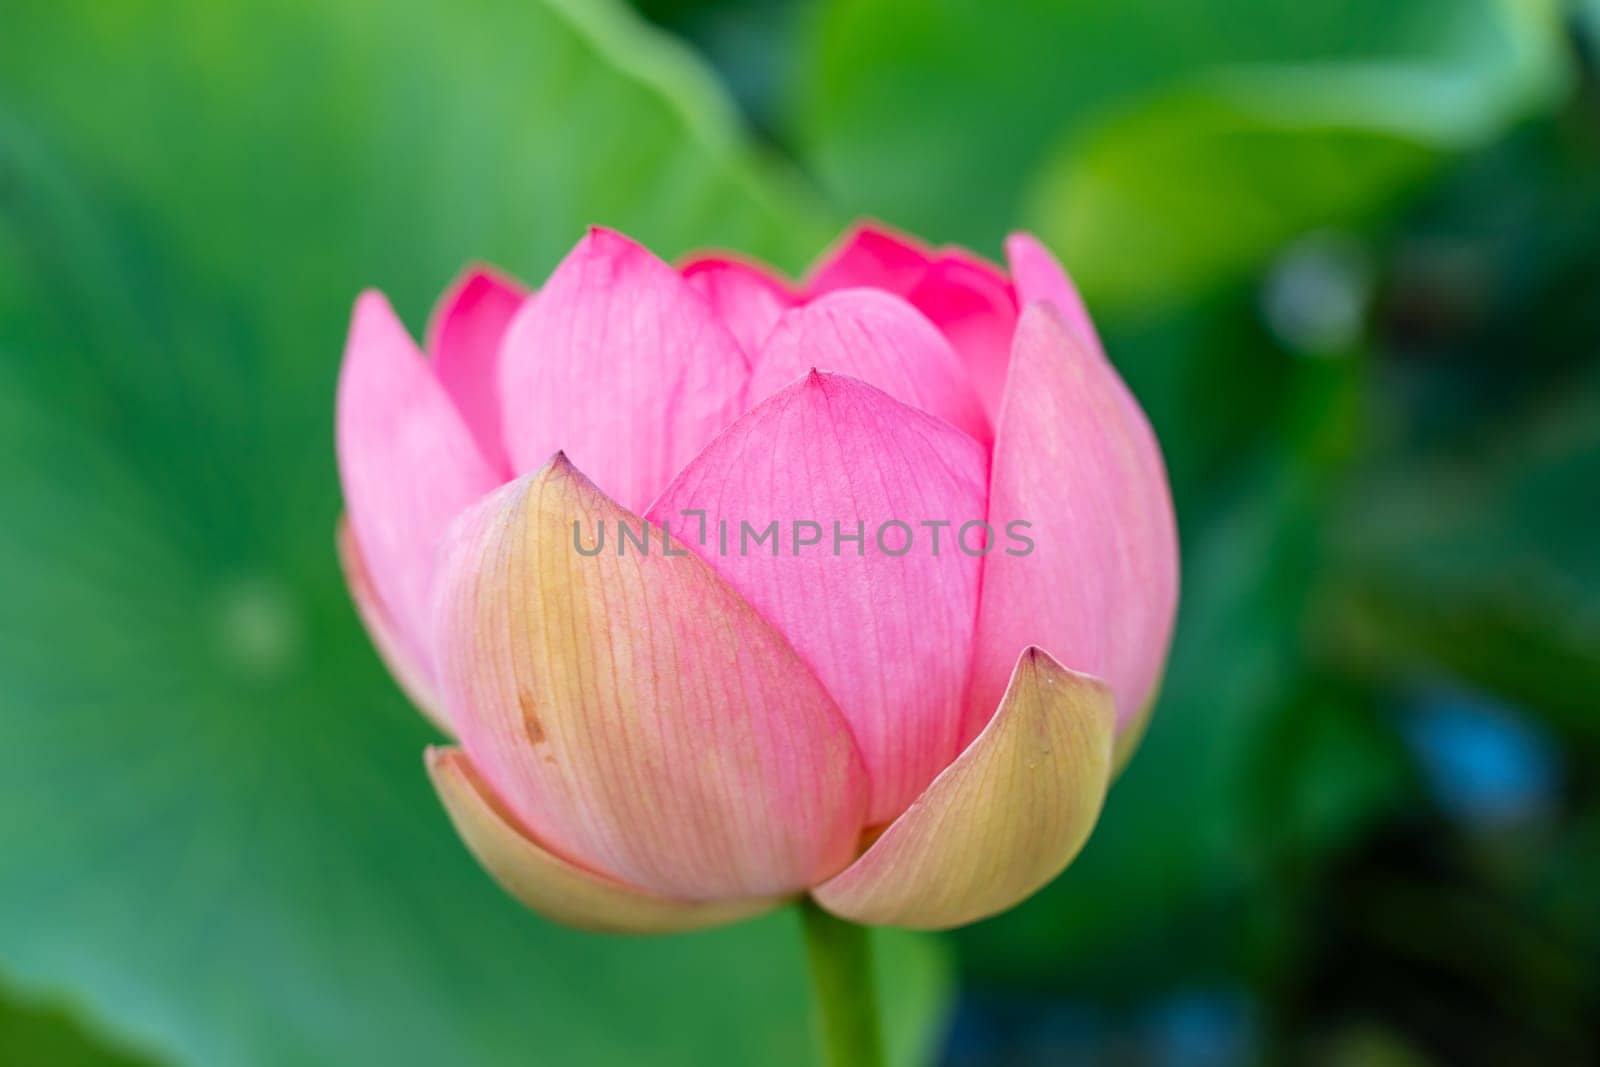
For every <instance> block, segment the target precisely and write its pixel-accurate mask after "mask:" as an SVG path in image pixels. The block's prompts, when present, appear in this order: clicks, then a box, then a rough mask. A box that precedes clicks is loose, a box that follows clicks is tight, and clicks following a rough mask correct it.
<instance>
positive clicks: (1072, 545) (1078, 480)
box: [967, 302, 1178, 735]
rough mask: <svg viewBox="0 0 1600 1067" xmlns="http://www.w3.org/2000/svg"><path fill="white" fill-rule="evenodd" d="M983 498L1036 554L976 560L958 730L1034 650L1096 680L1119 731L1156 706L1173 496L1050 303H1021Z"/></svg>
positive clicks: (1168, 610) (1127, 413) (1169, 584)
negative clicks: (967, 681)
mask: <svg viewBox="0 0 1600 1067" xmlns="http://www.w3.org/2000/svg"><path fill="white" fill-rule="evenodd" d="M989 493H990V496H989V521H990V523H992V524H994V525H995V527H996V528H997V529H1000V530H1003V531H1004V530H1008V529H1010V528H1011V524H1013V523H1027V524H1029V525H1028V526H1027V527H1025V528H1023V529H1024V530H1025V536H1027V537H1029V538H1031V540H1032V544H1033V548H1032V551H1029V552H1023V551H1022V549H1021V546H1020V542H1017V544H1018V547H1017V548H1016V549H1013V548H1011V547H1010V543H1009V542H1008V548H1007V550H1006V551H1003V552H995V553H993V554H991V555H990V556H989V557H988V558H987V559H986V561H985V563H984V573H983V600H982V604H981V606H980V608H979V613H978V638H977V653H976V658H975V660H974V664H973V700H972V703H971V704H970V705H969V714H970V715H971V716H972V717H971V718H970V719H969V725H968V729H967V733H968V734H969V735H970V734H971V733H973V732H975V730H976V729H977V728H979V727H981V726H982V725H983V717H984V716H986V715H987V714H988V708H990V707H993V701H994V700H995V699H996V698H997V697H998V695H999V693H1000V692H1001V690H1002V689H1003V687H1004V685H1005V679H1006V677H1007V674H1008V673H1009V671H1010V665H1011V663H1012V662H1013V660H1014V659H1015V657H1016V655H1017V654H1018V652H1019V651H1020V650H1021V649H1022V648H1024V647H1026V646H1028V645H1031V644H1038V645H1040V646H1042V647H1043V648H1045V649H1046V650H1047V651H1048V652H1049V653H1050V654H1051V655H1053V656H1055V657H1056V658H1057V659H1059V660H1061V661H1062V662H1063V663H1066V664H1068V665H1069V666H1071V667H1073V668H1074V669H1076V670H1083V671H1085V672H1088V673H1092V674H1095V675H1097V676H1099V677H1103V678H1105V679H1106V681H1107V682H1108V683H1109V684H1110V686H1111V690H1112V692H1113V693H1114V694H1115V696H1116V705H1117V721H1118V725H1119V728H1126V727H1128V726H1129V724H1131V723H1133V722H1135V721H1136V720H1137V719H1138V718H1139V716H1140V714H1141V712H1142V710H1143V709H1144V707H1145V705H1146V704H1147V702H1148V701H1149V700H1150V699H1151V697H1152V696H1153V690H1154V688H1155V685H1156V682H1157V680H1158V678H1159V677H1160V674H1161V669H1162V664H1163V663H1164V661H1165V659H1166V652H1167V644H1168V642H1169V640H1170V638H1171V634H1172V621H1173V615H1174V612H1175V609H1176V607H1177V593H1178V549H1177V529H1176V526H1175V523H1174V520H1173V514H1172V500H1171V496H1170V493H1169V490H1168V488H1167V480H1166V473H1165V471H1164V469H1162V467H1161V461H1160V451H1159V449H1158V447H1157V446H1156V443H1155V438H1154V435H1153V434H1151V432H1150V427H1149V424H1148V423H1146V422H1145V421H1144V417H1143V415H1142V414H1141V413H1140V412H1139V410H1138V407H1137V405H1134V404H1133V403H1132V402H1131V400H1130V399H1129V398H1128V395H1127V391H1126V389H1125V387H1124V386H1123V385H1122V382H1121V380H1120V379H1119V378H1118V377H1117V375H1116V371H1115V370H1113V369H1112V367H1111V365H1110V363H1108V362H1106V361H1105V360H1104V359H1102V358H1101V357H1100V356H1099V355H1098V354H1097V353H1095V352H1092V351H1090V350H1089V349H1088V345H1087V343H1086V342H1085V341H1084V340H1083V339H1082V338H1081V337H1079V336H1077V335H1075V334H1074V333H1073V332H1072V331H1071V330H1069V329H1068V327H1067V325H1066V324H1065V323H1064V322H1063V321H1062V320H1061V317H1060V315H1059V314H1058V313H1057V311H1056V310H1055V308H1054V306H1053V305H1051V304H1048V303H1044V302H1040V303H1035V304H1030V305H1028V307H1026V308H1025V309H1024V310H1023V313H1022V319H1021V321H1020V323H1019V324H1018V326H1017V338H1016V346H1015V348H1014V350H1013V353H1012V357H1011V371H1010V376H1009V377H1008V379H1007V384H1006V399H1005V404H1004V407H1003V410H1002V413H1001V416H1000V426H999V431H998V435H997V437H996V439H995V450H994V461H993V473H992V476H991V480H990V489H989ZM1014 553H1015V554H1014Z"/></svg>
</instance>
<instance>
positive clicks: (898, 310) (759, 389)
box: [748, 289, 991, 442]
mask: <svg viewBox="0 0 1600 1067" xmlns="http://www.w3.org/2000/svg"><path fill="white" fill-rule="evenodd" d="M813 368H815V369H817V370H824V371H835V372H838V373H840V374H848V375H850V376H851V377H853V378H860V379H861V380H862V381H864V382H867V383H869V384H871V385H875V386H877V387H878V388H879V389H882V390H884V391H885V392H886V393H888V394H889V395H890V396H892V397H894V398H895V399H896V400H899V401H901V402H903V403H906V404H910V405H911V406H913V407H918V408H921V409H922V410H923V411H926V412H928V413H929V414H930V415H937V416H939V417H940V418H942V419H944V420H946V421H947V422H950V423H951V424H953V425H954V426H956V427H958V428H960V429H962V430H964V431H966V432H967V433H968V434H969V435H971V436H972V437H973V438H975V439H977V440H978V441H981V442H987V441H988V440H989V438H990V437H991V431H990V428H989V420H988V417H987V416H985V415H984V413H983V408H982V406H981V405H980V404H979V402H978V397H977V394H975V393H974V392H973V390H972V384H971V382H970V381H968V379H967V373H966V370H965V369H964V368H963V367H962V366H961V361H960V359H959V358H958V357H957V356H956V353H955V350H954V349H952V348H951V347H950V342H949V341H946V340H945V339H944V335H943V334H941V333H940V332H939V331H938V330H937V329H935V328H934V325H933V324H932V323H931V322H929V321H928V320H927V319H926V318H924V317H923V316H922V314H921V313H919V312H918V311H917V309H916V308H914V307H912V306H911V305H910V304H908V303H906V302H905V301H904V300H902V299H901V298H900V297H898V296H894V295H893V294H890V293H885V292H883V291H881V290H877V289H841V290H839V291H837V292H833V293H829V294H828V295H826V296H823V297H821V298H819V299H817V300H814V301H812V302H811V303H809V304H805V305H803V306H801V307H797V308H793V309H791V310H790V311H788V312H786V313H785V314H784V316H783V318H782V319H780V320H779V321H778V325H777V326H776V327H774V329H773V331H772V334H771V335H770V336H769V337H768V338H767V344H766V347H764V348H763V349H762V350H761V355H760V356H758V357H757V359H756V364H755V369H754V370H753V371H752V372H751V376H750V391H749V394H748V400H749V401H751V402H758V401H761V400H764V399H766V398H767V397H769V396H771V395H772V394H773V393H775V392H777V391H778V390H779V389H781V388H783V387H784V386H787V385H789V384H790V383H792V382H793V381H794V380H795V379H796V378H798V377H800V376H801V375H802V374H804V373H805V372H806V371H808V370H811V369H813Z"/></svg>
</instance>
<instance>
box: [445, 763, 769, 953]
mask: <svg viewBox="0 0 1600 1067" xmlns="http://www.w3.org/2000/svg"><path fill="white" fill-rule="evenodd" d="M427 762H428V775H429V777H431V778H432V779H433V787H434V788H435V789H437V790H438V791H439V799H440V800H442V801H443V802H444V806H445V810H446V811H448V812H449V813H450V821H451V822H452V823H453V824H454V825H455V828H456V832H457V833H458V834H460V835H461V838H462V840H464V841H466V843H467V847H468V848H469V849H471V850H472V854H473V855H474V856H476V857H477V858H478V862H479V863H481V864H483V867H484V869H485V870H487V871H488V872H489V873H490V874H491V875H493V876H494V879H495V881H497V882H499V883H500V886H501V887H502V888H503V889H505V891H506V892H507V893H510V894H511V895H512V896H514V897H516V898H517V899H518V900H519V901H521V902H522V903H523V904H526V905H527V906H528V907H530V908H532V909H533V910H534V911H537V912H538V913H539V914H541V915H543V916H545V917H546V918H549V919H553V920H555V921H556V922H559V923H562V924H564V925H566V926H575V927H578V928H579V929H583V930H598V931H602V932H607V933H622V934H658V933H670V932H673V931H679V930H697V929H700V928H702V927H707V926H720V925H722V924H723V923H730V922H736V921H737V920H740V919H746V918H749V917H750V916H752V915H758V914H760V913H761V912H764V911H770V910H771V909H773V908H775V907H777V906H778V905H779V904H782V903H783V902H784V898H782V897H766V898H762V899H745V900H719V901H711V902H702V901H685V900H672V899H669V898H667V897H661V896H656V895H655V894H654V893H646V892H645V891H644V890H642V889H635V888H633V887H632V886H628V885H625V884H623V883H622V882H618V881H616V880H615V879H612V878H607V877H605V876H603V875H599V874H595V873H593V872H591V871H588V870H585V869H584V868H582V867H579V866H577V865H576V864H573V863H570V862H568V861H567V860H564V859H562V858H561V857H560V856H557V855H556V854H555V853H553V852H550V851H549V850H547V849H545V848H543V847H541V846H540V845H539V843H538V842H536V841H535V840H533V838H531V837H529V836H528V835H527V834H526V833H524V832H523V831H521V830H520V829H518V828H517V826H516V824H515V822H514V820H513V819H512V817H511V815H510V814H509V813H508V812H507V811H506V810H505V808H504V806H503V805H501V804H500V802H499V801H498V800H497V799H496V798H495V797H494V795H493V794H492V793H491V792H490V790H489V788H488V786H487V785H486V784H485V783H484V781H483V779H482V778H481V777H479V775H478V773H477V771H476V770H474V769H473V767H472V762H471V761H470V760H469V759H468V758H467V756H466V754H465V753H463V752H462V751H461V750H460V749H457V748H430V749H428V753H427Z"/></svg>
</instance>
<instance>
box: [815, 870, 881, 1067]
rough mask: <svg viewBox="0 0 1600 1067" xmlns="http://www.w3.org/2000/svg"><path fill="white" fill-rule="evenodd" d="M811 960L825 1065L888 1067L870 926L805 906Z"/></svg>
mask: <svg viewBox="0 0 1600 1067" xmlns="http://www.w3.org/2000/svg"><path fill="white" fill-rule="evenodd" d="M800 926H801V929H803V930H804V931H805V937H806V956H807V957H808V958H809V960H810V961H811V996H812V1002H813V1004H814V1005H815V1009H814V1010H815V1028H816V1034H817V1047H818V1050H819V1051H820V1052H821V1054H822V1059H821V1063H822V1064H823V1065H824V1067H883V1043H882V1040H881V1038H880V1036H879V1032H878V998H877V995H876V993H875V991H874V987H873V984H872V942H871V941H870V939H869V933H868V930H867V928H866V927H864V926H857V925H856V924H855V923H852V922H846V921H845V920H843V919H839V918H835V917H834V916H832V915H830V914H828V913H827V912H825V911H823V910H822V909H821V908H819V907H817V904H816V902H815V901H813V900H812V899H811V898H810V897H806V898H805V899H803V900H802V901H801V902H800Z"/></svg>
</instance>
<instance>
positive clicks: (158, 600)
mask: <svg viewBox="0 0 1600 1067" xmlns="http://www.w3.org/2000/svg"><path fill="white" fill-rule="evenodd" d="M727 116H728V109H727V107H726V105H725V103H724V102H723V101H722V100H721V98H720V97H719V96H718V95H717V94H716V93H715V92H714V91H713V90H712V89H711V88H709V87H708V85H707V82H706V78H705V76H704V74H703V73H702V72H701V71H700V69H699V68H698V66H696V65H695V64H694V63H693V62H692V61H691V60H689V59H688V58H687V57H686V56H685V55H683V54H682V53H680V52H679V51H677V50H676V49H675V48H673V47H672V46H670V45H669V44H667V43H666V42H665V41H664V40H662V39H659V38H656V37H653V36H650V35H648V34H646V33H645V31H643V30H642V29H640V28H639V27H637V26H636V25H634V24H633V23H632V22H631V21H630V20H629V18H628V17H627V16H626V15H625V14H623V13H621V12H617V11H614V10H612V9H610V8H604V7H593V6H590V7H584V8H579V7H577V6H576V5H569V4H566V3H556V2H553V0H552V2H538V0H499V2H484V3H478V4H470V5H451V6H449V7H446V6H445V5H433V4H425V3H422V2H420V0H415V2H402V3H392V4H378V3H376V2H372V0H343V2H338V3H328V2H323V3H310V2H304V3H289V4H284V3H277V2H273V3H268V2H266V0H259V2H250V3H238V4H226V5H224V4H215V3H211V2H210V0H188V2H184V3H155V2H147V3H129V4H104V3H100V2H98V0H79V2H69V3H63V4H53V5H48V6H47V5H36V4H22V5H8V6H7V7H6V9H5V10H4V13H3V14H0V468H3V474H0V515H3V516H4V518H3V521H0V586H3V587H4V588H5V590H6V595H5V596H4V597H3V598H0V841H3V842H4V848H3V850H0V969H3V971H4V974H5V976H6V978H7V979H8V980H9V981H12V982H15V983H16V984H17V985H18V987H19V988H21V989H22V990H24V991H25V992H27V993H28V994H29V995H35V994H38V995H44V994H52V995H53V994H56V993H64V994H70V995H71V997H72V998H73V1000H74V1001H75V1002H76V1003H79V1004H81V1005H82V1006H83V1007H84V1009H85V1011H86V1012H87V1013H89V1015H90V1017H91V1018H92V1019H93V1020H94V1021H95V1023H96V1025H97V1026H100V1027H103V1028H105V1029H106V1030H107V1031H108V1032H110V1033H114V1034H116V1035H118V1037H119V1038H121V1039H125V1040H127V1041H129V1042H131V1043H132V1044H133V1045H135V1046H136V1047H138V1048H139V1049H141V1050H143V1051H144V1052H146V1053H147V1054H149V1055H151V1056H153V1057H160V1058H164V1059H170V1060H172V1061H174V1062H181V1063H231V1064H269V1063H271V1064H277V1063H394V1064H405V1063H418V1064H423V1063H428V1064H436V1063H474V1064H495V1063H517V1064H522V1063H539V1062H545V1063H580V1062H581V1063H612V1062H617V1063H635V1062H641V1061H644V1060H649V1061H650V1062H653V1063H663V1064H673V1063H681V1064H700V1063H705V1062H731V1063H772V1064H797V1063H803V1062H805V1061H806V1060H807V1059H808V1056H809V1050H810V1044H809V1038H808V1033H809V1030H808V1010H809V1009H808V1006H807V1003H806V1000H805V985H804V982H803V980H802V975H801V971H800V967H801V955H800V945H799V939H798V934H797V931H796V929H795V927H794V924H793V921H792V917H790V916H786V915H779V916H774V917H772V918H770V919H766V920H762V921H758V922H755V923H752V924H748V925H745V926H741V927H737V928H732V929H726V930H720V931H715V932H711V933H707V934H704V935H696V936H692V937H679V938H671V939H645V940H622V939H614V938H601V937H594V936H589V935H583V934H578V933H574V932H570V931H565V930H561V929H558V928H554V927H552V926H549V925H548V924H546V923H544V922H543V921H541V920H540V919H538V918H537V917H535V916H533V915H531V914H528V913H525V912H523V911H521V910H520V909H519V908H517V907H516V906H515V905H514V904H512V903H511V902H510V901H509V900H508V899H507V898H505V897H504V896H503V895H502V894H501V893H500V892H499V891H498V890H497V889H496V888H495V887H494V886H493V885H492V884H491V883H490V881H489V879H488V878H487V876H485V875H484V874H483V873H482V872H481V871H480V870H478V869H477V867H476V866H475V865H474V864H473V863H472V861H471V859H470V858H469V857H468V855H467V853H466V851H465V849H464V848H463V847H462V846H461V844H460V843H459V842H458V841H457V840H456V839H455V838H454V836H453V834H452V833H451V832H450V830H449V827H448V825H447V823H446V820H445V817H444V815H443V813H442V811H441V810H440V808H439V805H438V803H437V802H436V800H435V799H434V798H433V796H432V795H431V792H430V790H429V788H428V786H427V784H426V781H425V777H424V775H423V772H422V765H421V752H422V748H423V746H424V745H425V744H427V743H428V742H429V741H430V740H432V739H433V738H432V735H431V734H430V731H429V730H428V728H427V727H426V726H425V725H424V723H423V722H422V720H421V719H420V718H419V717H418V716H417V714H416V713H415V712H414V711H413V710H412V709H410V708H409V707H407V706H406V705H405V703H404V701H403V700H402V699H401V698H400V696H399V695H398V693H397V692H396V690H395V688H394V686H393V683H392V682H391V681H389V680H388V679H387V678H386V676H385V675H384V672H383V671H382V669H381V668H380V667H379V665H378V663H377V661H376V659H375V656H374V654H373V652H372V650H371V648H370V645H369V643H368V641H367V640H366V638H365V636H364V635H363V634H362V633H361V631H360V628H359V626H358V624H357V623H356V621H355V618H354V615H353V613H352V611H351V609H350V607H349V604H348V601H347V598H346V596H345V593H344V590H343V587H342V583H341V582H340V580H339V578H338V575H337V571H336V566H335V562H334V553H333V544H332V529H333V522H334V519H335V516H336V515H337V512H338V510H339V501H338V493H337V486H336V479H335V475H334V469H333V450H332V432H331V421H332V402H333V386H334V378H335V373H336V368H337V362H338V356H339V352H340V349H341V347H342V342H343V336H344V330H345V325H346V318H347V316H348V313H349V307H350V303H351V301H352V300H353V298H354V296H355V294H356V292H357V291H358V290H359V289H360V288H361V287H363V286H366V285H377V286H380V287H382V288H384V289H385V290H387V291H388V292H390V293H391V294H392V295H393V296H394V297H395V299H396V302H397V305H398V306H399V307H400V308H401V310H402V313H403V314H405V315H406V316H407V317H408V319H409V321H410V322H411V323H412V325H413V326H418V325H420V323H421V321H422V317H423V315H424V313H425V311H426V308H427V306H428V302H429V301H430V300H431V299H432V297H433V295H434V294H435V293H437V292H438V291H439V289H440V288H441V287H442V286H443V285H444V283H445V282H446V281H447V280H448V279H449V277H450V276H451V275H452V274H453V273H454V272H455V271H456V270H458V269H459V268H460V266H461V265H462V264H463V262H464V261H466V260H468V259H469V258H484V259H488V260H491V261H495V262H498V263H500V264H502V265H503V266H505V267H508V268H510V269H512V270H515V271H517V272H520V273H521V274H522V275H523V276H524V277H526V278H529V279H537V278H538V277H540V276H541V275H542V273H543V272H544V271H546V270H548V269H549V268H550V267H551V266H552V265H553V263H554V261H555V259H556V258H557V257H558V255H559V254H560V253H561V252H562V251H564V250H565V249H566V248H567V247H568V246H570V244H571V243H572V242H573V241H574V240H575V239H576V238H577V237H578V236H579V234H580V233H581V231H582V227H583V226H584V225H586V224H588V223H591V222H602V223H607V224H611V225H615V226H618V227H620V228H623V229H625V230H627V231H628V232H630V233H633V234H636V235H638V236H639V237H641V238H642V239H644V240H646V241H647V242H649V243H650V244H651V245H652V246H653V247H655V248H656V249H658V250H660V251H661V252H663V253H664V254H669V255H670V254H676V253H679V252H682V251H684V250H685V249H687V248H688V247H690V246H691V245H694V244H701V243H716V244H728V245H732V246H735V247H737V248H739V249H742V250H745V251H748V252H751V253H756V254H763V255H767V256H770V257H773V258H775V259H776V260H778V261H779V262H781V263H783V264H785V265H788V266H793V265H794V264H796V263H797V262H798V261H800V260H801V259H802V258H804V257H806V256H809V255H810V254H811V253H812V252H814V251H815V249H816V248H817V247H819V246H820V245H821V244H822V243H823V241H824V239H825V237H826V233H824V232H823V227H822V225H821V223H822V222H823V221H825V220H823V219H822V218H821V217H820V215H819V213H818V212H817V211H816V209H815V208H814V207H813V205H812V204H811V203H810V202H809V200H807V198H806V197H805V196H804V195H803V194H801V193H799V192H797V191H796V190H794V189H793V188H791V187H790V186H789V185H788V183H787V179H785V178H784V177H783V176H781V175H777V174H775V173H773V171H772V168H771V167H770V166H769V165H767V164H765V163H763V162H761V161H759V160H756V159H754V158H752V157H751V155H750V153H749V152H748V151H747V150H745V149H744V148H743V147H742V146H741V140H740V137H739V134H738V131H737V130H736V129H735V128H734V127H733V125H732V124H731V122H730V120H729V119H728V117H727ZM885 953H886V958H885V962H884V965H883V970H884V974H885V979H884V980H885V981H886V982H889V983H890V984H891V986H892V987H893V988H894V989H895V990H896V995H895V997H893V998H892V1005H893V1007H894V1011H895V1014H893V1015H892V1017H891V1020H890V1023H889V1032H890V1033H891V1035H894V1036H895V1037H896V1039H897V1042H898V1048H899V1049H900V1061H901V1062H910V1058H911V1057H913V1056H915V1055H916V1053H917V1050H918V1049H925V1048H926V1042H927V1040H929V1036H928V1035H929V1034H931V1033H932V1032H933V1027H934V1025H935V1024H936V1022H937V1017H938V1016H939V1014H940V1013H941V1011H942V1009H943V1001H944V997H943V995H942V994H941V993H940V992H939V990H940V989H941V988H943V986H942V983H943V981H944V979H943V977H942V976H943V975H944V974H945V969H944V968H943V967H942V965H941V964H940V962H939V960H940V957H939V946H938V945H937V944H934V943H929V942H927V941H925V940H921V939H911V940H906V939H898V940H892V941H890V942H888V948H886V950H885Z"/></svg>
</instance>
